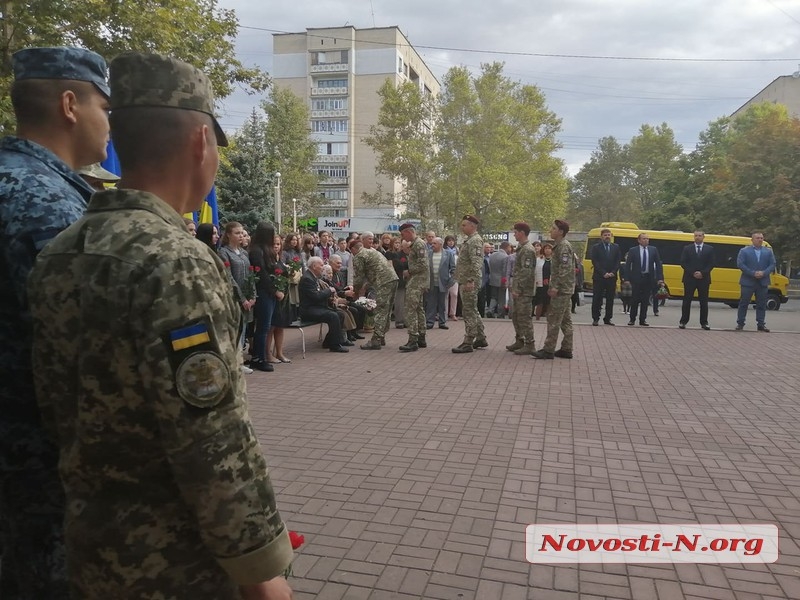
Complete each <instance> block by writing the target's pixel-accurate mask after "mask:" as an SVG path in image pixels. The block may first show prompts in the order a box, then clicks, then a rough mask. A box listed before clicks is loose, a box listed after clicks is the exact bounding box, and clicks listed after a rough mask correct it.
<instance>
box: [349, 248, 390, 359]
mask: <svg viewBox="0 0 800 600" xmlns="http://www.w3.org/2000/svg"><path fill="white" fill-rule="evenodd" d="M350 252H351V253H352V254H353V270H354V272H355V274H354V276H353V289H354V290H356V292H358V294H359V296H363V295H364V290H365V288H366V286H367V283H369V284H370V286H372V287H373V288H375V291H376V293H377V296H378V297H377V298H375V302H376V303H377V306H376V307H375V324H374V330H373V332H372V339H370V340H369V341H368V342H367V343H366V344H361V349H362V350H380V349H381V346H385V345H386V340H385V336H386V330H387V329H389V317H390V316H391V310H392V305H393V304H394V294H395V292H396V291H397V273H396V272H395V270H394V267H393V266H392V263H390V262H389V261H388V260H386V259H385V258H384V256H383V254H381V253H380V252H378V251H377V250H373V249H372V248H364V245H363V244H362V243H361V242H360V241H358V240H353V241H352V242H350Z"/></svg>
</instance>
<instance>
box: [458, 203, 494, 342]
mask: <svg viewBox="0 0 800 600" xmlns="http://www.w3.org/2000/svg"><path fill="white" fill-rule="evenodd" d="M478 224H479V222H478V218H477V217H474V216H472V215H466V216H464V218H463V219H462V220H461V233H463V234H464V235H466V236H467V238H466V239H465V240H464V242H463V243H462V244H461V247H460V248H459V249H458V262H457V263H456V280H457V281H458V289H459V291H460V292H461V304H462V309H461V310H462V313H463V315H464V341H463V342H461V344H460V345H459V346H456V347H455V348H453V352H454V353H455V354H464V353H466V352H472V350H473V348H486V347H487V346H488V345H489V342H487V341H486V334H485V333H484V332H483V321H481V315H480V313H478V288H479V287H480V283H481V278H482V277H483V238H481V236H480V235H478Z"/></svg>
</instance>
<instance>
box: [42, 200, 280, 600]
mask: <svg viewBox="0 0 800 600" xmlns="http://www.w3.org/2000/svg"><path fill="white" fill-rule="evenodd" d="M28 291H29V295H30V298H31V313H32V317H33V325H34V344H33V366H34V372H35V383H36V391H37V396H38V400H39V404H40V407H41V410H42V416H43V418H44V419H46V421H47V422H48V423H53V424H57V431H58V437H59V442H60V449H61V463H60V469H61V478H62V481H63V483H64V487H65V491H66V494H67V506H68V509H67V514H66V520H65V524H66V531H67V545H68V549H69V554H70V558H71V560H70V564H71V565H72V566H73V569H72V572H71V575H70V576H71V579H72V581H73V584H74V585H78V586H85V587H87V588H88V589H92V590H93V594H94V596H93V597H107V598H123V597H126V598H127V597H137V598H138V597H154V596H155V595H157V594H158V595H159V597H165V598H171V597H172V596H171V595H170V594H171V593H176V592H175V590H176V589H177V590H179V591H178V592H177V597H182V598H201V597H208V598H210V597H214V598H228V597H236V596H235V595H234V594H235V585H236V584H242V583H253V582H258V581H263V580H266V579H270V578H272V577H275V576H276V575H279V574H281V573H282V572H283V570H284V569H285V568H286V567H287V566H288V565H289V563H290V561H291V557H292V549H291V544H290V542H289V538H288V533H287V531H286V528H285V526H284V524H283V522H282V521H281V517H280V515H279V513H278V510H277V508H276V502H275V496H274V494H273V491H272V485H271V483H270V479H269V475H268V472H267V465H266V462H265V460H264V457H263V455H262V453H261V449H260V447H259V443H258V440H257V439H256V435H255V432H254V430H253V426H252V424H251V422H250V418H249V415H248V412H247V403H246V398H245V385H244V381H243V377H242V373H241V369H240V366H241V353H240V349H239V345H238V344H237V337H238V331H239V314H240V312H239V310H238V307H237V305H236V303H235V300H234V297H233V291H232V289H231V284H230V281H229V278H228V275H227V273H226V270H225V267H224V265H223V263H222V261H221V260H220V259H219V258H218V257H217V256H216V255H215V254H214V253H213V252H212V251H211V250H210V249H209V248H208V247H207V246H206V245H205V244H203V243H202V242H199V241H198V240H196V239H195V238H193V237H192V236H191V235H190V234H188V232H187V231H186V228H185V226H184V224H183V219H182V218H181V216H180V215H179V214H178V213H177V212H175V210H173V209H172V208H171V207H170V206H168V205H167V204H166V203H165V202H163V201H162V200H160V199H159V198H157V197H156V196H153V195H152V194H148V193H145V192H137V191H133V190H108V191H105V192H100V193H98V194H95V195H94V196H93V198H92V200H91V202H90V205H89V208H88V211H87V213H86V215H85V216H84V217H83V218H82V219H81V220H79V221H78V222H77V223H75V224H74V225H72V226H71V227H69V228H68V229H67V230H65V231H64V232H63V233H62V234H61V235H59V236H58V237H57V238H56V239H55V240H53V241H51V242H50V243H49V244H48V245H47V247H46V248H45V250H44V251H43V252H42V253H41V255H40V256H39V260H38V261H37V263H36V266H35V267H34V269H33V271H32V273H31V276H30V282H29V288H28ZM147 565H158V567H157V568H154V569H152V571H149V570H148V568H147ZM125 586H127V587H125ZM226 586H227V587H226ZM222 590H230V594H228V592H227V591H226V592H224V593H223V591H222Z"/></svg>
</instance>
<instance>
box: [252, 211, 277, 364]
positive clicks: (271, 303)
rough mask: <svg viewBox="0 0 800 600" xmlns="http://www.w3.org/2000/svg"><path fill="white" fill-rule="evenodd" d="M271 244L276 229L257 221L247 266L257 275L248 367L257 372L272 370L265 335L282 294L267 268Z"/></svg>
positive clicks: (272, 243) (272, 250)
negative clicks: (251, 348)
mask: <svg viewBox="0 0 800 600" xmlns="http://www.w3.org/2000/svg"><path fill="white" fill-rule="evenodd" d="M274 245H275V226H274V225H273V224H272V223H270V222H269V221H261V222H259V224H258V225H257V226H256V230H255V231H254V232H253V237H252V239H251V240H250V264H251V265H253V267H254V268H257V269H258V272H259V276H258V283H256V292H257V294H256V306H255V310H254V313H255V319H256V330H255V334H254V335H253V351H252V352H251V353H250V354H251V358H250V367H252V368H253V369H258V370H259V371H274V370H275V367H273V366H272V363H270V362H269V361H268V360H267V335H268V334H269V329H270V327H271V325H272V316H273V314H275V304H276V302H277V301H278V300H282V299H283V292H279V291H278V290H276V289H275V284H274V283H273V281H272V279H271V278H270V277H269V272H270V271H269V270H268V267H267V261H268V260H270V256H271V255H272V254H273V253H274V249H273V247H274Z"/></svg>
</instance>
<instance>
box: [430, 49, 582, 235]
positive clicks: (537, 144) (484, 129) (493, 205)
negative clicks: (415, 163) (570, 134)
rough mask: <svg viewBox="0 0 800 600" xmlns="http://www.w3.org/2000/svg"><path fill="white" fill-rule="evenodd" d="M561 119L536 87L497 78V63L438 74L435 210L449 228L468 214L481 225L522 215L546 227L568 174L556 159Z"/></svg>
mask: <svg viewBox="0 0 800 600" xmlns="http://www.w3.org/2000/svg"><path fill="white" fill-rule="evenodd" d="M560 125H561V121H560V120H559V119H558V118H557V117H556V115H555V114H554V113H553V112H551V111H550V110H548V109H547V106H546V103H545V98H544V96H543V94H542V93H541V91H540V90H539V89H538V88H537V87H535V86H532V85H521V84H520V83H518V82H514V81H512V80H510V79H509V78H507V77H505V76H504V75H503V64H502V63H491V64H483V65H481V74H480V75H479V76H478V77H472V75H471V74H470V73H469V71H468V70H467V69H466V68H465V67H454V68H452V69H450V71H448V73H447V74H446V75H445V77H444V87H443V91H442V94H441V96H440V118H439V122H438V124H437V129H436V139H437V145H438V150H439V152H438V156H437V163H438V167H439V181H437V185H436V196H437V198H438V204H439V206H440V212H441V214H442V215H443V216H444V217H445V220H446V222H447V223H448V224H450V225H451V226H452V227H455V225H456V224H457V223H458V221H459V219H460V217H461V215H463V214H464V213H466V212H472V213H474V214H476V216H478V217H479V218H480V219H481V221H482V223H483V225H482V227H483V229H487V230H492V229H506V228H508V226H509V224H510V223H513V222H514V221H515V220H519V219H526V220H527V221H528V222H529V223H531V224H532V225H533V226H538V227H540V228H541V227H544V226H545V225H546V224H547V223H548V222H550V221H552V219H553V218H555V217H557V216H558V215H560V214H562V213H563V210H564V208H565V204H566V202H565V201H566V195H567V178H566V175H565V170H564V166H563V163H562V162H561V160H560V159H558V158H556V157H555V156H554V152H555V151H556V150H557V149H558V147H559V144H558V142H557V141H556V138H555V136H556V133H557V132H558V131H559V129H560Z"/></svg>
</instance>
